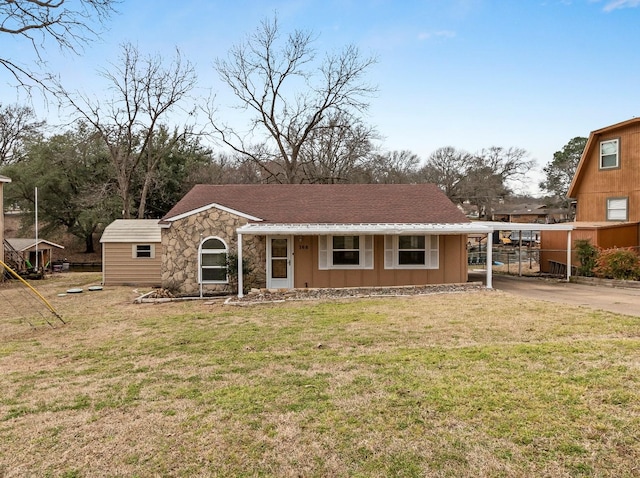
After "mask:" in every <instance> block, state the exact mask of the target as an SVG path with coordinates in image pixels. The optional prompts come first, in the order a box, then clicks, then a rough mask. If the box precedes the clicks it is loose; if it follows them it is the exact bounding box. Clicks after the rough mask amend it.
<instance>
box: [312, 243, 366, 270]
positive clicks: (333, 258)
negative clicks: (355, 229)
mask: <svg viewBox="0 0 640 478" xmlns="http://www.w3.org/2000/svg"><path fill="white" fill-rule="evenodd" d="M318 252H319V256H318V268H319V269H373V236H320V237H319V238H318Z"/></svg>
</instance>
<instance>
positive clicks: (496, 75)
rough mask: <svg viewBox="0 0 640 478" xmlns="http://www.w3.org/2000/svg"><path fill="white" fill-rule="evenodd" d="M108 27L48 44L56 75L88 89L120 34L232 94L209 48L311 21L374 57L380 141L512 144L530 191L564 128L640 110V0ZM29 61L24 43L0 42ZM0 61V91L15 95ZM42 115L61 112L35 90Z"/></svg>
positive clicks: (168, 16) (204, 5)
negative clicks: (524, 156) (62, 47)
mask: <svg viewBox="0 0 640 478" xmlns="http://www.w3.org/2000/svg"><path fill="white" fill-rule="evenodd" d="M119 10H120V13H119V14H118V15H116V16H115V17H114V18H113V19H112V20H111V22H110V24H109V31H108V32H106V33H105V34H104V35H103V36H102V38H101V39H100V40H99V41H98V42H95V43H92V44H91V45H89V46H88V47H87V48H86V50H85V51H84V53H83V55H82V56H80V57H73V56H71V55H60V54H58V52H57V51H56V50H55V48H50V49H49V50H47V52H48V56H47V59H48V61H49V68H50V69H51V70H52V71H55V72H59V73H60V75H61V78H62V80H63V82H65V84H67V85H69V87H70V88H72V89H78V90H81V91H84V92H86V93H88V94H91V95H96V96H99V95H100V94H102V93H101V92H102V91H103V88H102V87H101V85H100V81H99V78H98V76H97V74H96V70H97V69H99V68H101V67H105V66H106V64H107V63H106V62H109V61H110V62H117V57H118V54H119V45H121V44H122V43H123V42H132V43H134V44H137V45H138V47H139V49H140V51H141V52H143V53H148V54H155V53H162V52H166V53H167V54H170V53H171V52H172V51H173V49H174V47H175V46H177V47H179V48H180V49H181V51H182V52H183V54H184V56H185V57H186V58H188V59H189V60H190V61H191V62H193V63H194V64H195V65H196V67H197V70H198V74H199V84H200V86H201V88H202V89H201V90H200V91H201V92H202V94H203V95H204V94H206V90H207V89H212V90H213V91H214V92H215V93H216V94H217V98H218V101H219V103H220V105H221V106H222V105H225V104H228V103H230V102H231V101H232V96H231V95H230V93H229V92H228V91H227V90H225V89H224V88H223V85H222V84H221V83H220V82H219V81H218V79H217V76H216V73H215V71H214V69H213V66H212V64H213V61H214V59H215V58H218V57H224V56H225V55H226V52H227V51H228V49H229V47H230V46H232V45H233V44H235V43H238V42H240V41H242V40H243V39H244V38H245V36H246V35H247V34H249V33H251V32H252V31H253V30H254V29H255V28H256V27H257V25H258V24H259V22H260V21H261V20H263V19H265V18H267V17H272V16H273V15H274V12H277V15H278V18H279V21H280V25H281V27H282V30H283V31H292V30H293V29H296V28H298V29H304V30H311V31H313V32H314V33H315V34H316V35H317V36H318V40H317V41H316V43H315V46H316V48H317V49H318V50H319V51H334V50H337V49H340V48H342V47H343V46H345V45H346V44H353V45H356V46H357V47H358V48H359V49H360V50H361V52H362V53H363V54H364V55H375V56H376V57H377V59H378V62H377V64H376V65H374V66H373V67H372V68H371V70H370V72H369V77H368V80H369V81H370V82H371V83H372V84H375V85H377V87H378V93H377V95H376V96H375V97H374V98H372V100H371V108H370V110H369V112H368V117H367V118H366V119H367V121H368V122H369V123H371V124H373V125H375V126H376V127H377V129H378V131H379V133H380V134H381V136H382V137H383V140H382V147H383V148H384V149H385V150H396V149H398V150H400V149H408V150H411V151H413V152H415V153H416V154H418V155H419V156H421V157H422V158H423V159H426V158H427V157H428V156H429V154H430V153H431V152H433V151H434V150H435V149H437V148H439V147H442V146H454V147H456V148H460V149H464V150H467V151H469V152H472V153H473V152H476V151H479V150H480V149H482V148H486V147H490V146H504V147H509V146H517V147H520V148H524V149H526V150H527V151H528V152H529V153H530V155H531V157H532V158H534V159H535V160H536V161H537V167H536V170H534V171H532V172H531V176H530V178H531V180H530V187H529V190H530V191H534V192H535V191H536V187H535V185H536V184H537V182H538V181H539V180H540V178H541V177H542V175H541V170H542V167H543V166H544V165H545V164H546V163H547V162H549V161H550V160H551V159H552V157H553V153H554V152H555V151H558V150H560V149H562V147H563V146H564V145H565V144H566V143H567V142H568V141H569V140H570V139H571V138H573V137H575V136H588V134H589V132H590V131H592V130H595V129H599V128H601V127H604V126H607V125H610V124H613V123H617V122H619V121H624V120H627V119H629V118H632V117H634V116H637V115H638V114H640V0H491V1H490V0H402V1H401V0H395V1H392V0H280V1H272V0H235V1H231V0H228V1H218V0H180V1H179V2H177V1H175V0H123V2H122V3H121V4H120V6H119ZM5 48H7V49H8V50H7V51H12V52H14V53H13V57H14V58H16V57H17V58H18V59H19V60H21V61H23V62H24V63H27V64H28V62H29V61H30V60H31V53H30V50H29V48H28V45H26V44H21V43H20V42H19V41H17V40H16V39H11V38H9V39H7V38H1V39H0V49H5ZM9 81H10V78H9V77H8V76H7V75H6V74H5V73H4V72H3V71H0V102H2V103H13V102H16V101H20V102H26V98H25V97H24V94H23V93H16V90H15V89H13V88H11V87H9V86H7V83H8V82H9ZM32 105H33V106H34V108H35V109H36V110H37V111H38V113H39V114H40V115H41V116H43V117H47V118H48V120H49V122H51V123H55V122H57V121H60V120H59V119H58V110H57V109H56V108H55V106H53V105H52V104H51V103H50V104H49V106H48V108H47V107H45V105H44V104H43V103H42V101H41V100H39V99H36V98H34V99H33V101H32Z"/></svg>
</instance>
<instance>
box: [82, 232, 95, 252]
mask: <svg viewBox="0 0 640 478" xmlns="http://www.w3.org/2000/svg"><path fill="white" fill-rule="evenodd" d="M84 246H85V251H84V252H86V253H87V254H93V253H94V252H96V250H95V248H94V247H93V233H89V234H87V235H86V236H85V237H84Z"/></svg>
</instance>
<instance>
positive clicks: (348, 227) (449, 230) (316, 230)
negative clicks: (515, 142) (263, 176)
mask: <svg viewBox="0 0 640 478" xmlns="http://www.w3.org/2000/svg"><path fill="white" fill-rule="evenodd" d="M573 229H574V226H573V224H571V223H560V224H537V223H511V222H489V221H487V222H483V223H477V222H476V223H450V224H446V223H416V224H357V223H354V224H255V223H254V224H245V225H244V226H241V227H239V228H238V229H236V232H237V233H238V234H258V235H263V234H264V235H268V234H273V235H280V234H282V235H287V234H306V235H311V236H318V235H324V234H389V235H399V234H449V235H453V234H489V233H492V232H494V231H500V230H514V231H541V230H544V231H571V230H573Z"/></svg>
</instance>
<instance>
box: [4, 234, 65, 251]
mask: <svg viewBox="0 0 640 478" xmlns="http://www.w3.org/2000/svg"><path fill="white" fill-rule="evenodd" d="M5 240H6V241H7V242H8V243H9V245H10V246H11V247H13V248H14V249H15V250H16V251H18V252H24V251H27V250H29V249H32V248H35V247H36V246H38V247H40V246H50V247H52V248H54V247H55V248H56V249H64V246H61V245H60V244H56V243H55V242H51V241H47V240H46V239H38V240H37V241H36V239H35V238H23V237H6V238H5Z"/></svg>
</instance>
